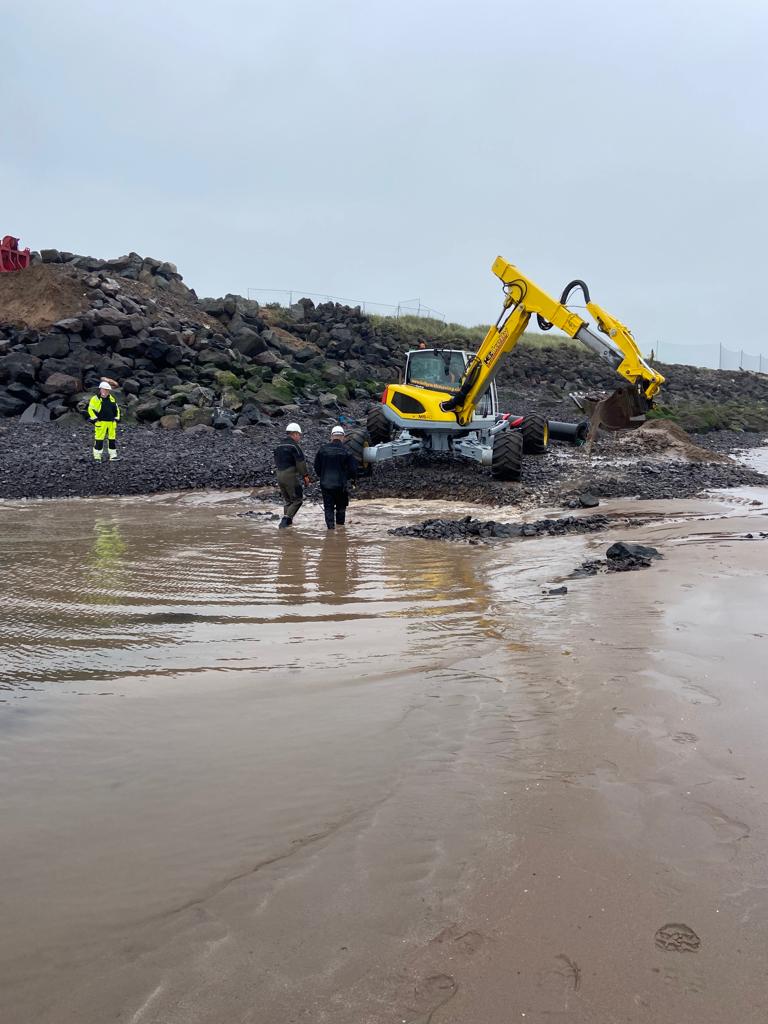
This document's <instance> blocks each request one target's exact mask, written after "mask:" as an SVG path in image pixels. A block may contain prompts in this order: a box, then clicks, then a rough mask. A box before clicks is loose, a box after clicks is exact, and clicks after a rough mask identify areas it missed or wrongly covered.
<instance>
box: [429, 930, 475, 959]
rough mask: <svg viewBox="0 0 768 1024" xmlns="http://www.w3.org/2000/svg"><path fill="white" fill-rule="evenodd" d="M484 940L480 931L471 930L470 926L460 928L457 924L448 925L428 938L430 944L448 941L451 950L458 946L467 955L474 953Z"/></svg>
mask: <svg viewBox="0 0 768 1024" xmlns="http://www.w3.org/2000/svg"><path fill="white" fill-rule="evenodd" d="M484 942H485V938H484V936H482V935H481V934H480V932H476V931H473V930H472V929H471V928H469V929H468V928H462V926H461V925H459V924H450V925H448V927H447V928H443V930H442V931H441V932H438V933H437V935H436V936H435V937H434V939H430V945H443V943H450V945H451V947H452V950H453V949H456V948H458V949H460V950H461V952H462V953H467V954H468V955H469V956H471V955H472V953H476V952H477V951H478V949H480V947H481V946H482V945H483V943H484Z"/></svg>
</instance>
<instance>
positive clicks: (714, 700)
mask: <svg viewBox="0 0 768 1024" xmlns="http://www.w3.org/2000/svg"><path fill="white" fill-rule="evenodd" d="M682 692H683V696H684V697H685V698H686V699H687V700H689V701H690V702H691V704H709V705H712V706H714V707H720V704H721V703H722V701H721V700H720V698H719V697H715V695H714V694H712V693H709V691H708V690H705V689H704V687H703V686H697V685H696V683H686V684H685V686H683V691H682Z"/></svg>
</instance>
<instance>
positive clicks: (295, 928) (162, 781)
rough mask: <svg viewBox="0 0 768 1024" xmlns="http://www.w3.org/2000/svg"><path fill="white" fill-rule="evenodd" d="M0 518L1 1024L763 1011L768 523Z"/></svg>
mask: <svg viewBox="0 0 768 1024" xmlns="http://www.w3.org/2000/svg"><path fill="white" fill-rule="evenodd" d="M0 508H1V511H2V524H3V528H2V534H1V535H0V571H1V572H2V576H3V582H4V586H3V595H2V597H1V598H0V623H1V624H0V660H1V662H2V675H1V676H0V770H1V771H2V779H3V785H2V788H1V789H0V822H1V826H0V865H2V868H1V873H0V878H1V883H0V921H2V928H1V929H0V1020H2V1021H3V1022H4V1024H29V1022H31V1021H35V1022H40V1024H60V1022H62V1021H73V1022H74V1021H76V1022H78V1024H102V1022H104V1021H107V1020H114V1021H120V1022H125V1024H224V1022H226V1024H230V1022H243V1024H245V1022H249V1024H250V1022H253V1024H257V1022H258V1024H289V1022H300V1021H308V1022H309V1021H311V1022H313V1024H314V1022H319V1024H325V1022H328V1024H330V1022H333V1024H389V1022H407V1024H459V1022H462V1024H466V1022H469V1021H472V1022H475V1021H476V1022H482V1024H509V1022H513V1021H516V1020H525V1021H526V1022H536V1024H544V1022H549V1021H552V1020H559V1019H562V1020H564V1021H573V1022H579V1024H581V1022H584V1024H587V1022H590V1024H592V1022H595V1021H601V1022H606V1024H607V1022H614V1021H615V1022H619V1021H621V1022H635V1021H638V1022H640V1021H654V1022H663V1024H667V1022H669V1024H673V1022H674V1024H680V1022H688V1021H690V1022H691V1024H693V1022H695V1024H721V1022H724V1021H730V1020H737V1021H739V1022H740V1024H745V1022H762V1021H764V1020H765V1019H766V1017H767V1016H768V1011H767V1010H766V1001H767V1000H766V997H767V996H768V970H767V969H766V960H765V949H766V942H767V940H768V866H767V865H768V858H766V852H767V841H768V810H767V809H766V804H765V796H764V779H765V777H766V772H768V746H767V745H766V743H765V739H764V735H765V722H766V718H767V717H768V698H767V697H766V696H765V692H764V682H765V668H764V665H765V657H766V655H765V652H766V637H767V636H768V628H767V627H766V612H765V608H766V598H767V597H768V585H767V584H766V582H765V581H766V569H768V539H765V538H761V537H760V531H761V530H762V531H763V532H765V531H767V530H768V505H766V494H765V492H761V491H759V490H751V491H748V490H745V491H744V492H743V493H734V494H728V495H723V496H721V497H714V498H712V499H710V500H707V501H704V500H687V501H680V502H674V503H672V502H651V501H648V502H638V501H635V502H631V501H630V502H627V501H624V502H615V503H603V504H602V505H601V509H600V511H601V512H607V513H609V514H611V513H616V514H622V515H632V516H633V517H636V518H637V521H638V522H640V524H641V525H638V526H635V527H633V528H632V529H631V530H630V529H628V528H626V527H621V526H617V527H616V528H612V529H610V530H608V531H607V532H605V533H602V534H597V535H585V536H566V537H557V538H552V537H548V538H533V539H530V540H511V541H508V542H506V541H505V542H498V543H494V544H490V545H478V546H473V545H468V544H447V543H438V542H433V543H430V542H427V541H423V540H418V539H411V538H393V537H390V536H389V535H388V534H387V529H388V528H390V527H393V526H396V525H400V524H405V523H409V522H417V521H419V520H421V519H424V518H427V517H428V516H429V515H435V514H441V515H444V514H446V511H447V509H446V505H445V503H444V502H441V503H439V505H438V503H430V502H429V501H426V500H425V501H423V502H421V503H414V502H409V503H406V502H398V501H395V500H393V501H378V502H377V501H370V502H356V503H354V504H353V506H352V514H351V517H350V526H349V527H348V529H347V531H346V532H342V531H339V532H338V533H337V534H335V535H330V536H328V535H326V534H325V532H324V531H323V530H322V529H321V525H322V523H321V512H320V509H319V507H318V506H313V505H309V506H307V507H306V508H305V509H304V510H302V512H301V514H300V517H299V519H297V525H296V527H295V528H294V529H293V530H292V531H280V532H279V533H278V531H277V530H276V529H275V526H276V520H275V519H274V518H273V511H272V509H271V506H269V505H266V504H265V505H262V504H260V503H258V502H254V501H252V500H249V499H248V497H247V495H246V494H245V493H244V492H243V493H233V494H219V495H214V494H187V495H176V496H173V495H170V496H164V497H157V498H148V499H136V498H134V499H128V498H125V499H115V498H112V499H92V500H75V501H49V502H42V501H31V502H23V503H13V502H8V503H5V504H3V505H2V506H1V507H0ZM245 510H251V511H254V512H257V513H260V514H259V515H254V516H252V517H241V516H238V514H237V513H240V512H243V511H245ZM449 511H450V512H452V513H455V514H457V515H458V514H464V513H469V512H472V514H475V515H478V514H481V515H484V516H485V517H486V518H487V513H488V512H489V510H488V509H484V510H479V509H478V508H477V507H476V506H455V507H454V508H453V509H450V510H449ZM540 511H541V510H539V513H540ZM539 513H531V514H530V518H536V515H537V514H539ZM518 515H519V513H518V512H516V510H514V509H508V510H505V511H504V512H503V513H498V514H497V513H496V511H495V510H494V516H495V518H497V519H508V520H509V521H516V519H517V517H518ZM750 534H751V537H750V536H749V535H750ZM614 540H632V541H639V542H641V543H648V544H652V545H654V546H656V547H658V548H659V550H660V551H661V552H662V553H663V555H664V558H663V560H662V561H659V562H656V563H654V565H653V566H652V568H650V569H646V570H641V571H637V572H633V573H627V574H616V575H605V576H596V577H594V578H591V579H590V578H588V579H581V580H567V581H566V583H567V586H568V593H567V595H565V596H558V597H555V596H553V597H549V596H547V595H546V594H544V593H543V592H542V591H543V590H546V589H549V588H550V587H554V586H557V585H559V584H560V583H561V582H562V580H563V578H564V577H567V576H568V575H569V574H570V572H571V571H572V570H573V569H575V568H576V567H577V566H578V565H579V564H580V563H581V562H582V561H584V560H585V559H587V558H596V557H598V556H600V555H602V554H603V553H604V551H605V548H606V547H607V546H608V545H609V544H610V543H611V542H613V541H614Z"/></svg>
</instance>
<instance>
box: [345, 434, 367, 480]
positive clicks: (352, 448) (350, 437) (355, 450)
mask: <svg viewBox="0 0 768 1024" xmlns="http://www.w3.org/2000/svg"><path fill="white" fill-rule="evenodd" d="M344 444H345V445H346V448H347V451H348V452H350V453H351V454H352V455H353V456H354V459H355V462H356V463H357V465H358V466H359V467H360V471H361V472H365V473H370V472H371V467H370V466H369V465H366V463H365V462H363V451H364V450H365V449H366V448H367V447H368V431H367V430H366V429H365V427H358V428H357V429H356V430H350V432H349V433H348V434H347V437H346V440H345V442H344Z"/></svg>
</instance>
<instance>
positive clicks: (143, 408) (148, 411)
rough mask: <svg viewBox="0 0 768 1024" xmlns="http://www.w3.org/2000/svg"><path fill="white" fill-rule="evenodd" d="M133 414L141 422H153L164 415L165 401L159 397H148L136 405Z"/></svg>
mask: <svg viewBox="0 0 768 1024" xmlns="http://www.w3.org/2000/svg"><path fill="white" fill-rule="evenodd" d="M133 414H134V416H135V417H136V419H137V420H138V421H139V422H140V423H152V422H154V421H155V420H159V419H160V417H161V416H162V415H163V403H162V401H161V400H160V399H159V398H154V397H153V398H148V399H146V401H144V402H140V403H139V404H138V405H136V406H134V408H133Z"/></svg>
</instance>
